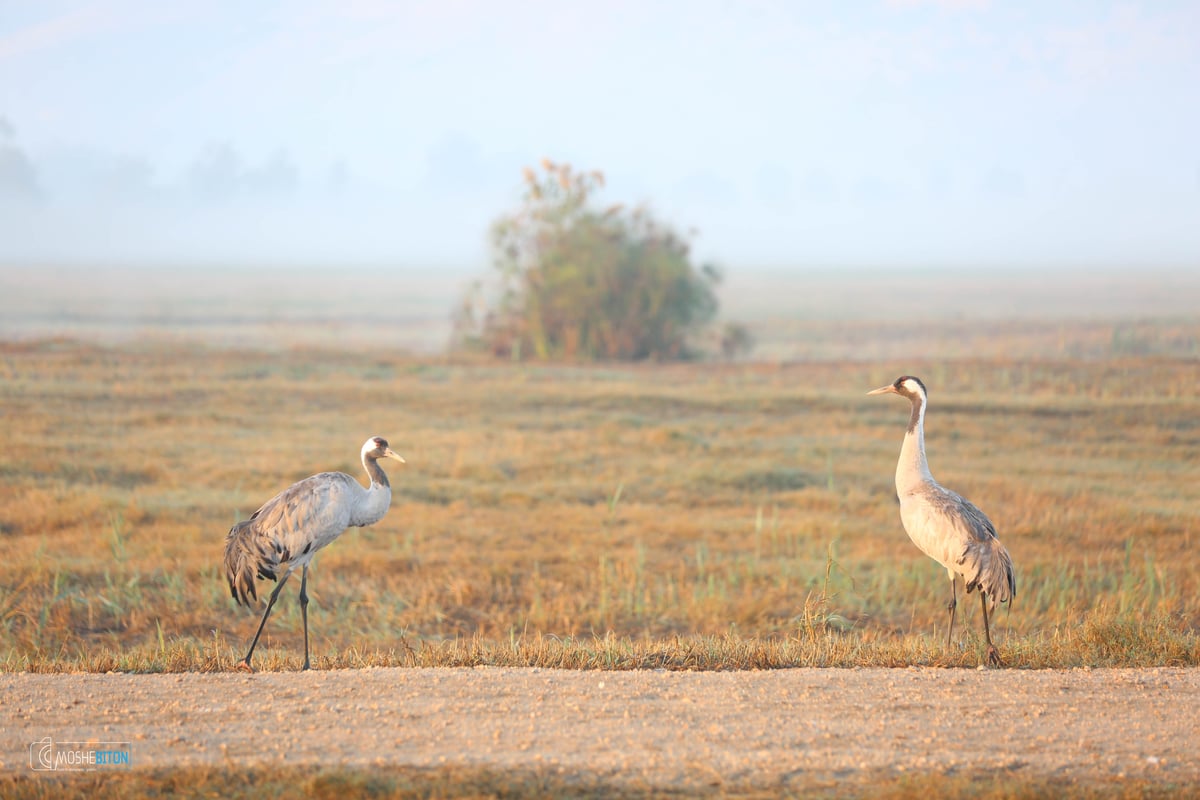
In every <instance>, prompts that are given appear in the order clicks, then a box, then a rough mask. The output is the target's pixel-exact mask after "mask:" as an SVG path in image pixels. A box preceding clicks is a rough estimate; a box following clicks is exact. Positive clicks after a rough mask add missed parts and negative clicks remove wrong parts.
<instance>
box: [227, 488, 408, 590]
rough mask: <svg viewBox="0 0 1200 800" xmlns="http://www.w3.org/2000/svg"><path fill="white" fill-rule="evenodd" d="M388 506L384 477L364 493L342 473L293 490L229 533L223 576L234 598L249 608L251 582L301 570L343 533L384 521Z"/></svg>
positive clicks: (387, 492) (259, 510)
mask: <svg viewBox="0 0 1200 800" xmlns="http://www.w3.org/2000/svg"><path fill="white" fill-rule="evenodd" d="M376 469H377V470H378V469H379V468H378V466H376ZM379 473H380V475H383V471H382V470H379ZM391 501H392V489H391V487H390V486H389V485H388V482H387V477H386V476H384V477H383V481H382V483H377V482H375V481H374V480H372V482H371V486H370V488H367V489H364V488H363V487H362V485H361V484H359V482H358V480H357V479H356V478H354V477H353V476H351V475H347V474H346V473H344V472H322V473H320V474H318V475H313V476H312V477H309V478H305V479H304V480H302V481H300V482H299V483H294V484H292V485H291V486H289V487H288V488H287V489H284V490H283V491H282V492H280V493H279V494H277V495H275V496H274V497H272V498H271V499H270V500H268V501H267V502H266V503H264V504H263V506H262V508H260V509H258V511H255V512H254V513H253V514H251V515H250V518H249V519H247V520H244V521H243V522H239V523H237V524H236V525H234V526H233V528H231V529H230V531H229V536H228V537H227V538H226V544H225V571H226V575H227V576H229V579H230V583H229V585H230V590H231V592H232V593H233V596H234V598H235V599H236V600H237V601H238V602H239V603H244V604H246V605H250V602H251V600H252V599H257V597H258V595H257V593H256V591H255V587H254V579H255V577H258V578H263V579H265V580H272V581H273V580H278V579H279V577H280V576H281V575H286V574H290V573H291V572H294V571H295V570H296V569H298V568H300V567H304V566H306V565H307V564H308V563H309V562H310V561H312V559H313V556H315V555H316V553H317V551H318V550H320V549H321V548H322V547H325V546H326V545H328V544H330V543H331V542H333V540H334V539H337V538H338V537H339V536H341V535H342V532H343V531H345V530H346V529H347V528H350V527H365V526H367V525H374V524H375V523H376V522H378V521H379V520H381V519H383V516H384V515H385V514H386V513H387V510H388V507H389V506H390V505H391Z"/></svg>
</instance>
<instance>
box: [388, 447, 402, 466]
mask: <svg viewBox="0 0 1200 800" xmlns="http://www.w3.org/2000/svg"><path fill="white" fill-rule="evenodd" d="M383 457H384V458H394V459H396V460H397V461H399V462H400V463H401V464H407V463H408V462H407V461H405V460H404V457H403V456H401V455H400V454H399V453H397V452H396V451H395V450H393V449H392V448H390V447H389V448H388V449H387V450H384V451H383Z"/></svg>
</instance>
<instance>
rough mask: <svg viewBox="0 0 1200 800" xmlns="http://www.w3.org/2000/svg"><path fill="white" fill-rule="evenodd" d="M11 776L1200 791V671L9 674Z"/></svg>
mask: <svg viewBox="0 0 1200 800" xmlns="http://www.w3.org/2000/svg"><path fill="white" fill-rule="evenodd" d="M0 686H2V687H3V692H2V696H3V703H2V705H0V762H2V763H0V769H3V770H10V771H13V772H17V771H21V772H26V771H30V769H31V767H30V756H29V753H30V744H31V743H32V742H37V741H41V740H42V739H43V738H44V737H46V736H50V737H52V739H53V740H54V741H56V742H65V741H72V742H79V741H88V740H98V741H103V742H129V743H130V754H131V762H132V766H133V767H135V768H137V767H148V766H169V765H189V764H190V765H196V764H205V765H213V766H220V765H255V764H261V763H264V762H269V763H290V764H301V763H303V764H315V765H330V766H334V765H341V766H345V765H357V766H370V765H411V766H418V767H419V766H430V767H438V766H445V765H460V766H468V767H479V766H486V767H492V768H499V769H509V768H512V769H522V768H535V769H538V770H546V769H549V770H550V771H551V772H555V773H561V774H564V775H578V776H580V777H581V778H586V779H589V780H593V781H601V782H605V783H608V782H611V783H614V784H620V783H626V782H628V783H631V784H637V785H641V786H646V785H652V786H674V787H684V788H686V787H688V786H695V787H697V788H699V787H701V786H703V787H712V786H714V785H715V786H725V787H728V788H732V787H737V786H758V787H771V786H779V787H783V786H786V787H790V788H797V787H803V786H817V785H822V784H826V783H828V782H830V781H841V780H855V779H856V778H861V779H865V777H866V776H870V775H872V774H876V775H877V774H880V772H881V771H882V772H883V773H890V774H900V773H905V772H922V773H924V772H931V771H938V772H947V773H954V772H962V771H968V770H995V771H998V772H999V773H1000V774H1005V773H1009V774H1013V775H1014V776H1056V777H1062V778H1075V779H1080V780H1084V781H1087V780H1104V781H1107V780H1111V779H1114V778H1119V777H1121V776H1126V777H1129V778H1142V779H1151V780H1160V779H1161V780H1163V781H1169V782H1172V783H1174V784H1177V785H1178V784H1200V752H1198V751H1200V669H1137V670H1134V669H1128V670H1126V669H1118V670H1070V671H1017V670H946V669H917V668H911V669H853V670H845V669H791V670H774V671H761V672H690V673H689V672H666V671H653V672H649V671H643V672H569V671H559V670H546V669H498V668H480V669H364V670H341V671H330V672H307V673H268V674H255V675H244V674H181V675H121V674H110V675H90V674H87V675H31V674H4V675H0Z"/></svg>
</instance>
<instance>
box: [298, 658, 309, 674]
mask: <svg viewBox="0 0 1200 800" xmlns="http://www.w3.org/2000/svg"><path fill="white" fill-rule="evenodd" d="M306 669H312V667H311V666H310V665H309V663H308V659H307V658H306V659H304V666H303V667H301V668H300V671H301V672H303V671H304V670H306Z"/></svg>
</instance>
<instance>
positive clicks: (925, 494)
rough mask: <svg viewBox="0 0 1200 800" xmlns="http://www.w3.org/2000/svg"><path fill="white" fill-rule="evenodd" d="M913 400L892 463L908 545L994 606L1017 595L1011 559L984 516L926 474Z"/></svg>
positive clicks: (919, 413) (920, 402)
mask: <svg viewBox="0 0 1200 800" xmlns="http://www.w3.org/2000/svg"><path fill="white" fill-rule="evenodd" d="M912 399H913V416H912V419H911V420H910V423H909V428H908V431H907V432H906V433H905V434H904V444H902V445H901V447H900V460H899V462H898V463H897V464H896V496H897V497H898V498H899V499H900V521H901V522H902V523H903V524H904V530H905V531H907V533H908V537H909V538H910V539H912V541H913V544H915V545H916V546H917V547H919V548H920V549H921V552H923V553H925V555H927V556H929V557H930V558H932V559H933V560H934V561H936V562H938V563H939V564H941V565H942V566H943V567H945V568H946V572H947V573H949V576H950V580H951V581H953V580H955V579H956V578H960V579H961V580H962V582H963V584H964V586H965V587H966V590H967V592H968V593H970V592H972V591H974V590H975V589H976V588H979V589H982V590H983V592H984V594H986V595H987V601H988V604H989V607H990V608H995V606H996V603H998V602H999V603H1006V602H1008V601H1009V600H1010V599H1011V598H1012V596H1013V595H1014V594H1015V593H1016V578H1015V575H1014V574H1013V564H1012V559H1011V558H1010V557H1009V555H1008V551H1007V550H1005V549H1004V545H1002V544H1001V543H1000V540H999V538H997V536H996V528H995V526H994V525H992V521H991V520H990V519H988V518H987V515H986V514H984V513H983V512H982V511H980V510H979V509H978V508H977V507H976V506H975V504H974V503H972V502H971V501H969V500H967V499H966V498H964V497H963V496H962V495H960V494H958V493H957V492H953V491H951V490H950V489H947V488H946V487H944V486H942V485H941V484H940V483H938V482H937V481H936V480H934V478H933V475H931V474H930V472H929V462H928V461H927V460H926V458H925V398H924V396H923V395H922V396H917V397H915V398H912Z"/></svg>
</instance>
